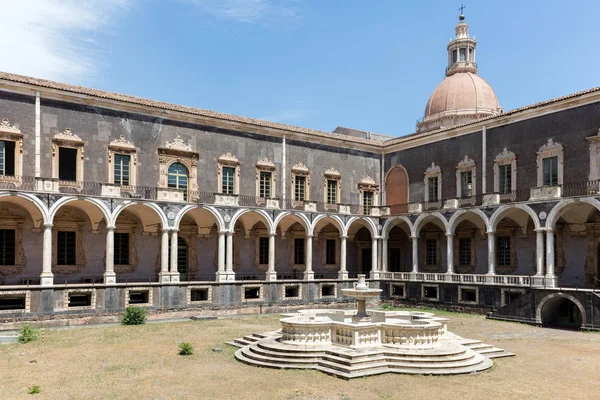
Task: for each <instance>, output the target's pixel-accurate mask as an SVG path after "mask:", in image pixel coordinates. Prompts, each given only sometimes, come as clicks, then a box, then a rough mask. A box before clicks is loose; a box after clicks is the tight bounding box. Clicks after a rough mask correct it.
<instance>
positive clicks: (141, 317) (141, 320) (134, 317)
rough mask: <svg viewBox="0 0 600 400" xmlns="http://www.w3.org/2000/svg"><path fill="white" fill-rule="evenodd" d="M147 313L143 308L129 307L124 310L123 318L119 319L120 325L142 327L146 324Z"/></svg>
mask: <svg viewBox="0 0 600 400" xmlns="http://www.w3.org/2000/svg"><path fill="white" fill-rule="evenodd" d="M146 314H147V311H146V309H145V308H141V307H136V306H129V307H127V308H126V309H125V313H124V314H123V318H121V324H122V325H143V324H145V323H146Z"/></svg>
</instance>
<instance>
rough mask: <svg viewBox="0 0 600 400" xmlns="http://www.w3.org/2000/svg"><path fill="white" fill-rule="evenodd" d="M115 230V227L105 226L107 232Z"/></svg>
mask: <svg viewBox="0 0 600 400" xmlns="http://www.w3.org/2000/svg"><path fill="white" fill-rule="evenodd" d="M115 229H117V227H116V226H107V227H106V230H107V231H114V230H115Z"/></svg>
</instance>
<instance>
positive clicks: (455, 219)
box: [446, 208, 490, 234]
mask: <svg viewBox="0 0 600 400" xmlns="http://www.w3.org/2000/svg"><path fill="white" fill-rule="evenodd" d="M469 215H476V216H478V217H479V218H481V220H482V221H483V226H481V225H479V224H477V223H476V222H473V221H470V222H472V223H473V224H474V225H475V226H477V228H479V229H480V230H482V231H483V232H487V231H490V221H489V219H488V217H487V215H485V214H484V212H483V211H481V210H480V209H478V208H472V209H469V210H458V211H457V212H456V213H454V215H452V217H450V221H448V227H449V231H446V233H452V234H454V230H455V229H456V227H457V226H458V225H459V224H460V223H461V222H462V221H464V220H466V219H467V217H468V216H469ZM479 222H481V221H479Z"/></svg>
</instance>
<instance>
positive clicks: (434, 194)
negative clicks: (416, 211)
mask: <svg viewBox="0 0 600 400" xmlns="http://www.w3.org/2000/svg"><path fill="white" fill-rule="evenodd" d="M427 191H428V194H429V201H438V177H437V176H432V177H431V178H429V179H428V180H427Z"/></svg>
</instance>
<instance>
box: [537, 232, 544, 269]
mask: <svg viewBox="0 0 600 400" xmlns="http://www.w3.org/2000/svg"><path fill="white" fill-rule="evenodd" d="M535 261H536V264H535V265H536V273H535V275H536V276H543V275H544V230H543V229H536V230H535Z"/></svg>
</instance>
